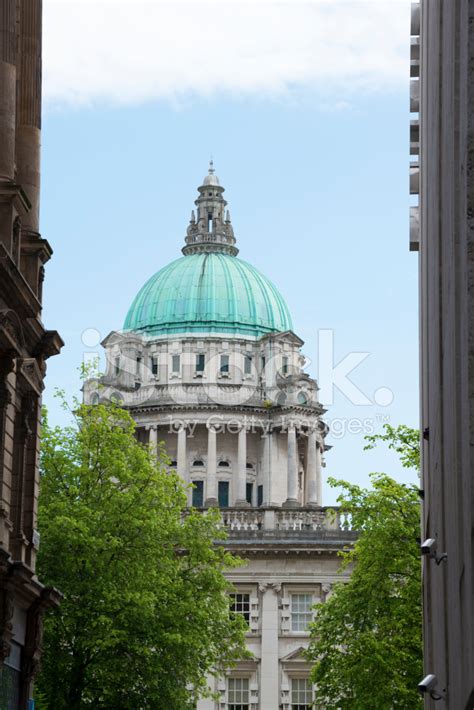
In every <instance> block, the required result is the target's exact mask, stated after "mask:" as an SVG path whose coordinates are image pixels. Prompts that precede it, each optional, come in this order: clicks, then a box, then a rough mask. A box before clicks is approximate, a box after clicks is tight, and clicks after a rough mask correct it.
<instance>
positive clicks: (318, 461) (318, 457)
mask: <svg viewBox="0 0 474 710" xmlns="http://www.w3.org/2000/svg"><path fill="white" fill-rule="evenodd" d="M322 454H323V450H322V446H321V444H320V443H319V442H318V443H317V444H316V496H317V500H318V505H322V504H323V478H322V474H321V467H322V463H321V458H322Z"/></svg>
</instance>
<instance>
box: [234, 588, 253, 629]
mask: <svg viewBox="0 0 474 710" xmlns="http://www.w3.org/2000/svg"><path fill="white" fill-rule="evenodd" d="M230 610H231V611H232V612H233V613H234V614H240V615H241V616H243V617H244V619H245V621H246V622H247V624H249V623H250V594H231V595H230Z"/></svg>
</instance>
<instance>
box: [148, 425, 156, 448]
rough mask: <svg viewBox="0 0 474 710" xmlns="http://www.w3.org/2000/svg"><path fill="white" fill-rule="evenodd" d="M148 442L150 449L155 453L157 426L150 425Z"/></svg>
mask: <svg viewBox="0 0 474 710" xmlns="http://www.w3.org/2000/svg"><path fill="white" fill-rule="evenodd" d="M149 444H150V448H151V450H152V451H153V453H154V454H155V455H156V454H157V453H158V427H157V426H156V425H153V426H151V427H150V432H149Z"/></svg>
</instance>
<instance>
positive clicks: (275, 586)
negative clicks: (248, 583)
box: [258, 582, 281, 594]
mask: <svg viewBox="0 0 474 710" xmlns="http://www.w3.org/2000/svg"><path fill="white" fill-rule="evenodd" d="M258 591H259V592H261V593H262V594H265V592H267V591H270V592H274V593H275V594H279V593H280V592H281V584H279V583H278V582H262V583H261V584H259V585H258Z"/></svg>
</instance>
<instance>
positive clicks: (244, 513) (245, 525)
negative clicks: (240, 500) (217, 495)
mask: <svg viewBox="0 0 474 710" xmlns="http://www.w3.org/2000/svg"><path fill="white" fill-rule="evenodd" d="M221 515H222V522H223V524H224V526H225V527H226V528H228V529H229V530H231V531H236V532H238V531H240V530H242V531H246V530H262V529H263V527H264V519H265V514H264V511H263V510H262V509H261V508H248V509H246V510H238V509H235V508H234V509H223V510H222V511H221Z"/></svg>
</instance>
